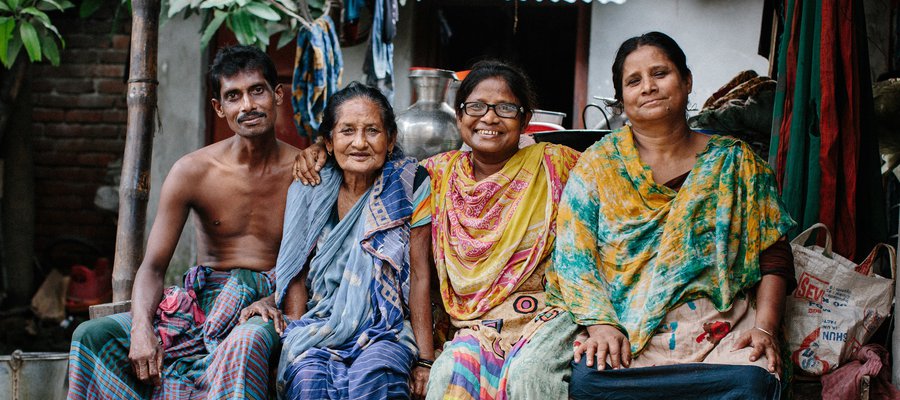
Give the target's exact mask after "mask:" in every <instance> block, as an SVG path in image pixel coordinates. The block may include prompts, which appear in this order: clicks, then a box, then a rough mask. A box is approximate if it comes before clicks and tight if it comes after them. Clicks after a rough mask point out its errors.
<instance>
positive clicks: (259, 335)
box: [228, 317, 280, 352]
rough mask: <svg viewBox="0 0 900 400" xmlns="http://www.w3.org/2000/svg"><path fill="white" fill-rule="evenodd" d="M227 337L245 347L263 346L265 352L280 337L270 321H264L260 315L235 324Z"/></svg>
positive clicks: (268, 350) (274, 345)
mask: <svg viewBox="0 0 900 400" xmlns="http://www.w3.org/2000/svg"><path fill="white" fill-rule="evenodd" d="M228 339H229V340H230V341H237V342H238V343H240V344H243V345H245V346H247V347H254V348H256V347H263V348H264V349H265V351H266V352H270V351H271V350H272V349H274V348H275V347H276V345H277V344H278V343H279V340H280V337H279V336H278V332H276V331H275V325H274V324H273V323H272V321H269V322H265V321H263V320H262V318H261V317H253V318H250V319H249V320H248V321H247V322H245V323H243V324H241V325H238V326H236V327H235V328H234V330H232V331H231V334H230V335H228Z"/></svg>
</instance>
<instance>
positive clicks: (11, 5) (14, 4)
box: [6, 0, 21, 10]
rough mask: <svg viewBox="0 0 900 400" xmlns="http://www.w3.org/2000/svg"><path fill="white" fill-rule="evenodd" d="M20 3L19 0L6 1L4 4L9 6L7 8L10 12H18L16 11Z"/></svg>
mask: <svg viewBox="0 0 900 400" xmlns="http://www.w3.org/2000/svg"><path fill="white" fill-rule="evenodd" d="M20 3H21V2H20V1H19V0H6V4H8V5H9V8H10V9H11V10H18V9H19V4H20Z"/></svg>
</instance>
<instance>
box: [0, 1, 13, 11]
mask: <svg viewBox="0 0 900 400" xmlns="http://www.w3.org/2000/svg"><path fill="white" fill-rule="evenodd" d="M0 11H9V12H12V9H11V8H9V6H8V5H6V1H5V0H0Z"/></svg>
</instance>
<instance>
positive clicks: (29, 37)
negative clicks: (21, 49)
mask: <svg viewBox="0 0 900 400" xmlns="http://www.w3.org/2000/svg"><path fill="white" fill-rule="evenodd" d="M19 36H21V37H22V43H23V44H24V45H25V51H27V52H28V59H29V60H31V61H41V39H39V38H38V34H37V31H36V30H35V29H34V25H31V23H30V22H28V21H22V23H21V24H20V25H19Z"/></svg>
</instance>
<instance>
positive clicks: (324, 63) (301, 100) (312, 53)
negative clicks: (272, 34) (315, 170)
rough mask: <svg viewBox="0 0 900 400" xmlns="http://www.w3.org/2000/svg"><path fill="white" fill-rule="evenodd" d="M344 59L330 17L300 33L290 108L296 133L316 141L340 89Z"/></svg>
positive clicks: (302, 29) (314, 23) (317, 21)
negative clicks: (330, 98)
mask: <svg viewBox="0 0 900 400" xmlns="http://www.w3.org/2000/svg"><path fill="white" fill-rule="evenodd" d="M343 71H344V60H343V57H342V56H341V45H340V41H339V39H338V36H337V32H336V31H335V28H334V23H333V22H332V21H331V18H330V17H328V16H327V15H323V16H322V17H321V18H318V19H316V20H315V21H313V22H312V23H311V24H310V28H307V27H305V26H304V27H301V28H300V32H299V33H298V34H297V56H296V58H295V59H294V79H293V83H292V85H291V91H292V95H291V105H292V106H293V107H294V124H295V125H296V126H297V134H299V135H300V136H305V137H309V138H310V140H312V141H315V139H316V135H317V133H318V131H319V124H320V123H321V122H322V113H323V112H324V111H325V106H326V105H327V104H328V98H329V97H331V95H332V94H334V93H335V92H337V91H338V90H339V89H340V85H341V75H342V74H343Z"/></svg>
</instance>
